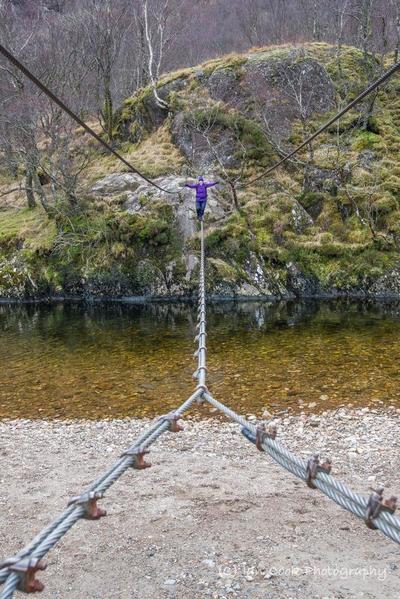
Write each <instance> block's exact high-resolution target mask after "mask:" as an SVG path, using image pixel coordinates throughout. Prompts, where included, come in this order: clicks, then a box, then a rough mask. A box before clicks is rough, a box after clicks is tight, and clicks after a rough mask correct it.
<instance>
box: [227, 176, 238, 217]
mask: <svg viewBox="0 0 400 599" xmlns="http://www.w3.org/2000/svg"><path fill="white" fill-rule="evenodd" d="M228 185H229V187H230V188H231V192H232V199H233V203H234V206H235V208H236V210H237V211H238V212H240V205H239V199H238V196H237V191H236V187H235V184H234V183H233V181H228Z"/></svg>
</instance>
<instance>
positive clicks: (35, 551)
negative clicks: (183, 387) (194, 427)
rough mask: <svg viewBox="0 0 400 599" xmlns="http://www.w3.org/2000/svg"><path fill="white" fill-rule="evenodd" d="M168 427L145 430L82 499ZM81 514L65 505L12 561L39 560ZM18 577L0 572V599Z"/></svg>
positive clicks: (164, 423)
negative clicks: (0, 586)
mask: <svg viewBox="0 0 400 599" xmlns="http://www.w3.org/2000/svg"><path fill="white" fill-rule="evenodd" d="M202 392H203V391H202V389H196V391H195V392H194V393H193V394H192V395H191V396H190V397H189V398H188V399H187V400H186V401H185V402H184V403H183V404H182V405H181V406H179V408H178V409H177V410H175V411H174V414H175V416H176V417H180V416H182V414H183V413H184V412H185V411H186V410H188V409H189V408H190V407H191V405H192V404H193V403H194V401H196V399H198V398H199V397H200V396H201V394H202ZM169 427H170V424H169V422H168V420H165V419H163V418H161V419H160V420H158V421H157V422H156V423H155V424H154V425H153V426H152V427H151V428H150V429H149V430H148V431H146V432H145V433H144V434H143V435H142V436H141V437H139V439H137V440H136V441H135V443H134V444H133V445H131V446H130V447H129V448H128V450H127V451H126V452H125V454H127V455H125V454H124V455H123V456H122V457H121V458H120V459H119V460H117V461H116V462H115V464H114V465H113V466H111V468H109V469H108V470H107V471H106V472H104V473H103V474H102V475H101V476H100V477H99V478H97V479H96V480H95V481H94V482H93V483H92V484H91V485H90V487H89V488H88V489H87V490H86V491H84V492H83V493H82V495H81V496H84V495H86V494H88V493H90V492H92V491H94V492H98V493H105V491H107V489H109V488H110V487H111V485H113V484H114V483H115V482H116V481H117V480H118V479H119V478H120V477H121V476H122V474H124V472H126V470H128V468H129V467H131V466H132V465H133V463H134V461H135V456H134V455H132V456H131V455H128V454H129V453H131V452H135V451H137V452H143V451H144V450H145V449H146V448H147V447H149V446H150V445H151V444H152V443H154V442H155V441H156V440H157V439H158V437H160V435H162V434H163V433H165V432H166V431H167V430H169ZM84 512H85V508H83V507H82V506H80V505H71V506H69V507H68V508H67V509H66V510H65V511H64V512H63V513H62V514H61V515H60V516H59V517H58V518H57V519H56V520H54V522H52V523H51V524H50V525H49V526H47V527H46V528H45V529H44V530H43V531H42V532H40V533H39V534H38V535H37V537H35V538H34V539H33V541H31V543H29V545H27V546H26V547H24V548H23V549H22V550H21V551H19V552H18V553H17V554H16V555H15V558H18V559H17V560H16V561H20V560H22V559H23V558H24V557H28V556H29V557H30V558H42V557H43V556H44V555H46V553H48V552H49V551H50V549H52V548H53V547H54V545H55V544H56V543H57V542H58V541H59V540H60V539H61V538H62V537H63V536H64V535H65V534H66V532H68V530H70V528H72V526H73V525H74V524H75V523H76V522H77V521H78V520H79V519H80V518H82V515H83V514H84ZM19 580H20V577H19V575H18V574H16V573H14V572H10V570H9V569H8V568H3V569H2V570H0V583H1V582H4V581H5V584H4V587H3V589H2V592H1V594H0V599H9V598H10V597H12V596H13V593H14V591H15V589H16V588H17V586H18V583H19Z"/></svg>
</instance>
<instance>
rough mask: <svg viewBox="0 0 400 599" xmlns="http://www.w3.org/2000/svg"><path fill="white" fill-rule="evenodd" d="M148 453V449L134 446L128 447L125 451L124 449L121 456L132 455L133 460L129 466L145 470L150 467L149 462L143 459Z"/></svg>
mask: <svg viewBox="0 0 400 599" xmlns="http://www.w3.org/2000/svg"><path fill="white" fill-rule="evenodd" d="M148 453H150V451H149V450H148V449H140V448H137V447H134V448H133V449H128V450H127V451H124V453H123V454H122V455H121V457H125V456H129V457H133V458H134V460H133V463H132V465H131V467H132V468H134V469H135V470H145V469H146V468H150V467H151V464H150V462H146V460H145V459H144V456H145V455H146V454H148Z"/></svg>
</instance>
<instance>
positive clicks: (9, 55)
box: [0, 44, 177, 195]
mask: <svg viewBox="0 0 400 599" xmlns="http://www.w3.org/2000/svg"><path fill="white" fill-rule="evenodd" d="M0 53H1V54H3V56H4V57H5V58H6V59H7V60H9V61H10V62H11V63H12V64H13V65H14V66H15V67H16V68H17V69H18V70H20V71H21V72H22V73H23V74H24V75H25V76H26V77H28V79H30V81H32V83H34V84H35V85H36V86H37V87H38V88H39V89H40V90H41V91H42V92H43V93H44V94H46V96H48V97H49V98H50V99H51V100H52V101H53V102H55V103H56V104H57V106H59V108H61V110H63V111H64V112H65V113H66V114H68V116H69V117H71V119H73V120H74V121H75V122H76V123H78V125H80V127H82V128H83V129H84V130H85V131H86V132H87V133H89V135H91V136H92V137H93V138H94V139H95V140H96V141H97V142H98V143H99V144H101V145H102V146H103V147H104V148H106V150H108V151H109V152H111V154H113V155H114V156H115V157H116V158H118V160H120V161H121V162H122V163H123V164H124V165H125V166H127V167H128V168H129V170H130V171H132V172H133V173H135V174H136V175H139V177H141V178H142V179H144V181H147V183H149V184H150V185H152V186H153V187H156V188H157V189H158V190H159V191H162V192H164V193H168V194H171V195H174V194H175V193H177V192H174V191H170V190H168V189H164V188H163V187H161V186H160V185H158V184H157V183H155V181H152V180H151V179H149V178H148V177H146V175H144V174H143V173H141V172H140V171H139V170H138V169H137V168H136V167H134V166H133V165H132V164H131V163H130V162H128V160H126V159H125V158H124V157H123V156H122V155H121V154H120V153H119V152H117V151H116V150H114V148H113V147H112V146H110V144H108V143H107V142H106V141H105V140H104V139H103V138H102V137H101V136H100V135H98V134H97V133H96V131H94V129H92V128H91V127H89V125H87V124H86V123H85V122H84V121H83V120H82V119H81V118H80V117H79V116H78V115H77V114H76V113H75V112H73V110H71V109H70V108H69V107H68V106H67V105H66V104H65V103H64V102H63V101H62V100H61V99H60V98H59V97H58V96H56V94H55V93H54V92H52V91H51V90H50V89H49V88H48V87H47V86H46V85H45V84H44V83H43V82H42V81H40V79H38V78H37V77H36V76H35V75H34V74H33V73H32V72H31V71H30V70H29V69H28V68H27V67H26V66H25V65H23V64H22V62H20V61H19V60H18V58H16V56H14V55H13V54H12V53H11V52H10V51H9V50H7V48H5V47H4V46H3V45H2V44H0Z"/></svg>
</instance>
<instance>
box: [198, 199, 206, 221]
mask: <svg viewBox="0 0 400 599" xmlns="http://www.w3.org/2000/svg"><path fill="white" fill-rule="evenodd" d="M206 204H207V200H196V210H197V218H203V215H204V210H205V209H206Z"/></svg>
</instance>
